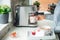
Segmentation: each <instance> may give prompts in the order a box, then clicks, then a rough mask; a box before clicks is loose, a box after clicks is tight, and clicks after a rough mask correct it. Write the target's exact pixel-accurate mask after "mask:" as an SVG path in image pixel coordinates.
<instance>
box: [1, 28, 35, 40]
mask: <svg viewBox="0 0 60 40" xmlns="http://www.w3.org/2000/svg"><path fill="white" fill-rule="evenodd" d="M34 28H36V27H13V28H11V30H10V31H9V32H8V33H7V34H6V35H5V36H4V38H3V39H2V40H28V38H27V37H28V35H27V31H31V30H33V29H34ZM12 32H16V33H17V36H16V37H11V33H12Z"/></svg>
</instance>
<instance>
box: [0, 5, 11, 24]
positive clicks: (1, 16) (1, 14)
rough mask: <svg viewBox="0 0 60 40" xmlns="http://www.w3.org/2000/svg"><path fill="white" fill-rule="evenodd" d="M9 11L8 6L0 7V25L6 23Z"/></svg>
mask: <svg viewBox="0 0 60 40" xmlns="http://www.w3.org/2000/svg"><path fill="white" fill-rule="evenodd" d="M10 11H11V8H10V7H9V6H8V5H0V24H5V23H8V18H9V12H10Z"/></svg>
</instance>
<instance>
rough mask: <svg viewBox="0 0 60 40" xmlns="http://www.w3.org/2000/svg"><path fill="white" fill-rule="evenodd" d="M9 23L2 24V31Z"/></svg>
mask: <svg viewBox="0 0 60 40" xmlns="http://www.w3.org/2000/svg"><path fill="white" fill-rule="evenodd" d="M7 25H8V23H7V24H0V31H1V30H2V29H3V28H5V27H6V26H7Z"/></svg>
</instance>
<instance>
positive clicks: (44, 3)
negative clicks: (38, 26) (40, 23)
mask: <svg viewBox="0 0 60 40" xmlns="http://www.w3.org/2000/svg"><path fill="white" fill-rule="evenodd" d="M38 1H39V2H40V4H41V5H40V10H44V11H46V10H47V9H48V4H51V3H55V4H56V3H57V2H58V0H38Z"/></svg>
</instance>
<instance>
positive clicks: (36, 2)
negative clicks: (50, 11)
mask: <svg viewBox="0 0 60 40" xmlns="http://www.w3.org/2000/svg"><path fill="white" fill-rule="evenodd" d="M33 5H36V6H37V10H39V5H40V3H39V2H38V1H35V2H34V3H33Z"/></svg>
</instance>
